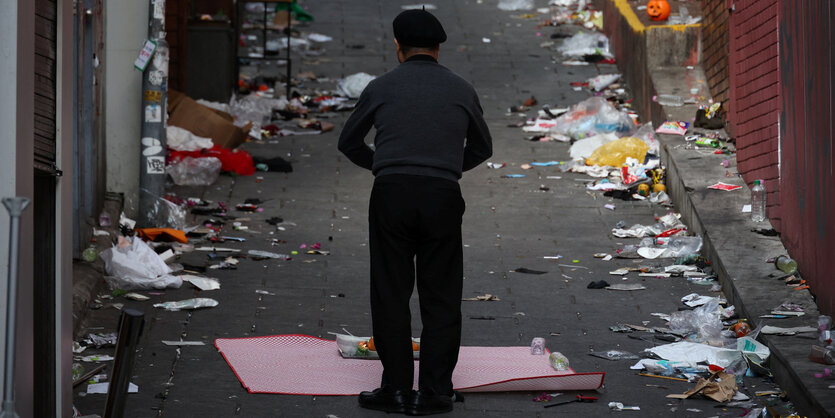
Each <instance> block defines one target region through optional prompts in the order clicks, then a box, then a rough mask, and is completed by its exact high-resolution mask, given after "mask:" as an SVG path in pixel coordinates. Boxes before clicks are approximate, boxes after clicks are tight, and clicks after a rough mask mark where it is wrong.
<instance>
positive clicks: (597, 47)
mask: <svg viewBox="0 0 835 418" xmlns="http://www.w3.org/2000/svg"><path fill="white" fill-rule="evenodd" d="M557 51H559V52H560V53H561V54H563V55H565V56H566V57H582V56H584V55H602V56H604V57H606V58H614V57H615V56H614V55H612V52H611V51H609V38H607V37H606V35H604V34H602V33H599V32H577V34H576V35H574V36H572V37H570V38H566V39H565V41H563V44H562V46H560V47H559V48H557Z"/></svg>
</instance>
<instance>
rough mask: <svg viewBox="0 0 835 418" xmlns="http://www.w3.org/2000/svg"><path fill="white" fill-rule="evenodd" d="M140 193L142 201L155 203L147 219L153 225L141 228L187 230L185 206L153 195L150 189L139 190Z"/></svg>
mask: <svg viewBox="0 0 835 418" xmlns="http://www.w3.org/2000/svg"><path fill="white" fill-rule="evenodd" d="M139 193H140V194H141V195H142V196H141V197H140V198H141V199H150V200H152V201H153V202H154V204H153V205H152V207H151V209H150V211H149V213H148V214H147V215H146V216H147V219H149V220H151V224H148V225H140V226H142V227H145V228H174V229H179V230H185V229H186V207H185V206H179V205H177V204H175V203H174V202H171V201H169V200H168V199H165V198H163V197H159V196H158V195H156V194H154V193H151V192H150V191H149V190H148V189H144V188H143V189H139ZM134 226H135V225H134Z"/></svg>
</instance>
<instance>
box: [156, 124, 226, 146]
mask: <svg viewBox="0 0 835 418" xmlns="http://www.w3.org/2000/svg"><path fill="white" fill-rule="evenodd" d="M165 144H166V145H167V146H168V148H169V149H173V150H177V151H200V150H201V149H204V148H211V147H213V146H214V143H213V142H212V138H204V137H202V136H197V135H195V134H193V133H191V132H190V131H189V130H187V129H183V128H181V127H179V126H172V125H168V126H167V127H166V128H165Z"/></svg>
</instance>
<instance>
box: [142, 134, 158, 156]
mask: <svg viewBox="0 0 835 418" xmlns="http://www.w3.org/2000/svg"><path fill="white" fill-rule="evenodd" d="M142 147H143V148H144V149H143V150H142V155H144V156H146V157H150V156H152V155H157V154H159V153H161V152H162V142H161V141H160V140H159V139H156V138H149V137H146V138H142Z"/></svg>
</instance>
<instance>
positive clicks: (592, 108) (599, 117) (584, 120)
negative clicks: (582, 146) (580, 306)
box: [550, 97, 634, 139]
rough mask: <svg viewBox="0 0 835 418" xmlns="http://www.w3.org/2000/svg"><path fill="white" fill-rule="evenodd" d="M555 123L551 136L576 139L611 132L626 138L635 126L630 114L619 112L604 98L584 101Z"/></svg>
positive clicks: (592, 98)
mask: <svg viewBox="0 0 835 418" xmlns="http://www.w3.org/2000/svg"><path fill="white" fill-rule="evenodd" d="M554 122H555V123H554V127H553V128H551V131H550V133H551V134H559V135H566V136H570V137H571V138H574V139H582V138H587V137H589V136H594V135H597V134H603V133H609V132H614V133H616V134H617V135H618V136H625V135H629V134H631V133H632V129H633V126H634V123H633V122H632V118H630V117H629V115H628V114H626V113H625V112H621V111H619V110H617V109H616V108H615V107H614V106H612V104H611V103H609V102H608V101H607V100H606V99H604V98H602V97H591V98H588V99H586V100H583V101H582V102H580V103H578V104H576V105H574V106H572V107H571V109H570V110H569V111H568V112H566V113H564V114H563V115H561V116H560V117H558V118H557V119H556V120H555V121H554Z"/></svg>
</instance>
